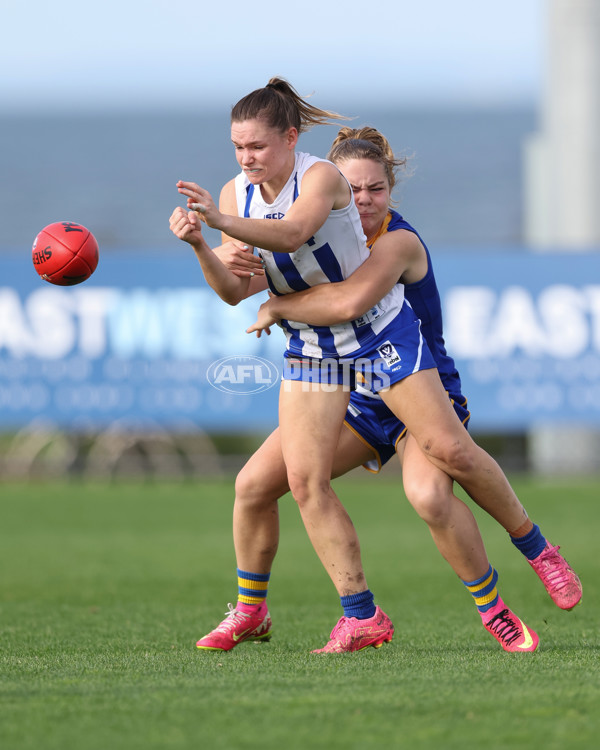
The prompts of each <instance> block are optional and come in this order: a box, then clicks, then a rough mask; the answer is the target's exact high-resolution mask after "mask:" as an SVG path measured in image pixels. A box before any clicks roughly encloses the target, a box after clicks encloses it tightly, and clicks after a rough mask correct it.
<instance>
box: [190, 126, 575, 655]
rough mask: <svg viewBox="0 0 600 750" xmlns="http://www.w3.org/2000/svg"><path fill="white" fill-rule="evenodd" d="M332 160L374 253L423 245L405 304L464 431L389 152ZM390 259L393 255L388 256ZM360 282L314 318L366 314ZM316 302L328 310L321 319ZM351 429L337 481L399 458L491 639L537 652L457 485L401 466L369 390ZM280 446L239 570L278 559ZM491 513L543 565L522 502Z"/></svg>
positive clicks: (406, 460) (238, 512) (266, 465)
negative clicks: (398, 239)
mask: <svg viewBox="0 0 600 750" xmlns="http://www.w3.org/2000/svg"><path fill="white" fill-rule="evenodd" d="M330 158H331V159H332V161H334V163H336V164H338V165H339V166H340V169H341V170H342V171H343V173H344V174H345V175H346V176H347V177H348V179H349V180H350V182H351V184H352V185H353V189H354V195H355V200H356V203H357V205H358V208H359V211H360V213H361V220H362V225H363V228H364V229H365V232H366V234H367V235H368V237H369V246H370V247H371V248H372V247H374V246H375V245H376V243H377V241H378V240H379V239H380V238H382V237H383V236H384V235H385V234H387V233H391V232H396V231H397V230H406V231H408V232H412V233H414V235H415V236H416V237H417V238H418V243H417V244H415V245H413V247H414V249H415V252H414V253H412V255H411V257H410V260H409V263H408V265H407V267H406V270H405V272H404V274H403V279H402V280H403V281H407V282H408V283H406V284H405V296H406V299H407V300H408V301H409V302H410V303H411V305H412V306H413V308H414V309H415V310H416V311H418V314H419V317H420V318H421V320H422V329H423V332H424V336H425V338H426V339H427V341H428V344H429V347H430V349H431V351H432V352H434V356H435V358H436V362H437V364H438V370H439V373H440V377H441V380H442V382H443V384H444V387H445V388H446V391H447V392H448V395H449V397H450V399H451V401H452V403H453V405H454V408H455V411H456V413H457V415H458V417H459V419H460V420H461V421H462V422H463V424H465V425H466V424H467V422H468V419H469V412H468V411H467V409H466V399H465V398H464V397H463V396H462V394H461V388H460V378H459V375H458V372H457V371H456V368H455V366H454V361H453V360H452V358H451V357H449V356H448V354H447V353H446V350H445V344H444V339H443V328H442V313H441V304H440V298H439V293H438V290H437V286H436V283H435V277H434V274H433V268H432V265H431V258H430V255H429V251H428V250H427V248H426V246H425V244H424V243H423V242H422V240H421V238H420V237H419V236H418V235H417V234H416V232H415V230H414V229H413V228H412V227H411V226H410V225H409V224H408V223H407V222H406V221H405V220H404V219H403V218H402V217H401V216H400V215H399V214H398V213H396V212H395V211H393V210H388V205H389V203H390V198H391V196H390V194H391V190H392V188H393V186H394V184H395V174H394V168H395V166H397V165H398V162H396V160H395V159H394V157H393V153H392V152H391V149H390V147H389V144H388V143H387V141H386V140H385V138H383V136H381V135H380V134H379V133H378V132H377V131H375V130H374V129H372V128H365V129H361V130H359V131H354V130H351V129H349V128H344V129H342V131H340V135H339V136H338V139H337V141H336V145H335V146H334V148H333V149H332V152H331V154H330ZM410 244H411V245H412V244H413V243H410ZM379 247H380V246H379ZM379 247H378V248H377V249H376V250H375V252H376V253H377V252H379ZM409 247H410V245H409ZM384 252H386V253H389V252H394V250H393V248H390V247H388V248H386V249H385V251H384ZM252 258H253V256H250V257H248V255H247V254H244V253H241V255H240V254H234V256H233V258H232V261H231V264H230V266H231V267H234V268H236V272H239V273H240V275H249V274H255V273H256V274H258V275H259V274H261V272H262V271H261V264H260V262H259V261H258V260H256V259H254V260H253V259H252ZM384 258H385V256H384ZM355 276H356V275H355ZM353 281H355V277H351V279H350V280H348V281H346V282H344V283H342V284H339V285H335V286H334V287H333V288H328V289H327V290H325V289H323V288H321V289H313V290H312V291H311V292H308V293H307V294H306V296H307V297H312V298H313V302H314V304H315V308H316V310H315V312H314V313H313V314H316V315H317V316H318V315H320V322H322V323H327V322H330V321H331V320H332V317H331V316H332V314H335V313H338V311H339V312H341V314H342V315H349V316H350V317H353V316H355V315H356V314H357V311H358V312H359V311H360V308H361V307H362V308H364V306H365V302H364V301H363V300H362V299H361V295H362V294H363V292H362V290H361V288H357V287H355V286H354V287H353V286H352V284H353ZM366 286H368V284H366ZM325 291H327V292H328V293H327V295H324V294H323V292H325ZM332 291H335V294H333V295H332V294H331V292H332ZM319 296H320V297H321V302H322V310H321V311H320V312H319V311H318V306H319V305H320V304H321V302H320V301H319V299H318V297H319ZM349 300H354V302H352V303H351V304H354V305H357V307H355V308H352V310H349V309H348V301H349ZM290 301H291V300H290ZM333 319H335V318H333ZM346 427H348V430H344V431H343V432H342V435H341V436H340V441H339V443H338V450H337V454H336V461H335V464H334V474H335V475H336V476H339V475H341V474H343V473H345V472H346V471H348V470H349V469H351V468H354V467H355V466H358V465H360V464H361V463H363V464H364V465H365V466H366V467H367V468H371V470H374V471H378V470H379V468H380V467H381V465H382V464H383V463H385V462H386V461H387V460H388V459H389V458H390V457H391V456H392V455H393V453H394V452H395V451H396V452H397V453H398V457H399V458H400V461H401V463H403V477H404V483H405V489H406V492H407V496H408V498H409V500H410V501H411V503H412V504H413V506H414V507H415V509H416V510H417V512H418V513H419V514H420V515H421V517H422V518H423V519H424V520H425V521H426V522H427V523H428V525H429V528H430V531H431V534H432V536H433V538H434V540H435V542H436V544H437V546H438V548H439V550H440V551H441V553H442V554H443V555H444V557H445V558H446V559H447V560H448V562H449V563H450V565H451V566H452V568H453V570H454V571H455V572H456V573H457V575H458V576H459V578H461V580H462V581H463V582H464V583H465V585H466V586H467V588H468V589H469V591H470V592H471V593H472V594H473V596H474V599H475V603H476V605H477V609H478V611H479V612H480V613H481V617H482V620H483V623H484V626H485V627H486V629H488V630H489V632H491V633H492V635H494V637H496V638H497V640H498V641H499V642H500V644H501V645H502V647H503V648H505V649H506V650H515V651H519V650H533V649H534V648H535V645H536V644H537V636H535V634H534V633H533V631H531V630H527V628H526V626H524V625H523V623H522V621H521V620H519V618H518V617H516V616H515V615H514V614H513V613H512V612H511V611H510V610H509V609H508V608H507V607H506V606H505V605H504V603H503V602H502V600H501V598H500V597H499V594H498V592H497V590H496V578H497V576H496V573H495V571H494V570H493V569H492V567H491V565H490V564H489V562H488V559H487V556H486V553H485V549H484V546H483V542H482V540H481V536H480V533H479V530H478V528H477V524H476V522H475V519H474V517H473V515H472V513H471V511H470V510H469V509H468V507H467V506H466V505H465V504H464V503H462V502H461V501H460V500H459V499H458V498H457V497H456V496H455V495H454V493H453V487H452V484H453V483H452V481H451V480H450V478H449V477H448V475H447V474H445V473H444V472H441V471H440V470H438V469H437V468H436V467H435V466H433V464H431V463H430V462H429V461H427V460H425V461H423V460H415V454H414V453H408V454H407V455H406V457H405V456H404V447H405V445H406V443H407V439H406V438H407V431H406V428H405V426H404V425H403V424H402V423H401V422H400V421H399V420H398V419H397V418H396V417H395V416H394V415H393V414H392V413H391V412H390V411H389V409H388V408H387V407H386V406H385V404H384V403H383V402H382V401H381V399H379V398H377V397H376V396H375V397H374V395H373V394H371V393H369V392H368V391H366V390H364V389H360V388H359V389H358V391H357V392H355V393H352V395H351V399H350V405H349V409H348V413H347V415H346ZM278 440H279V438H278V434H277V431H276V432H275V433H273V435H272V436H271V437H270V438H269V439H268V440H267V441H266V442H265V444H264V445H263V446H262V447H261V449H259V451H257V453H256V454H255V455H254V456H253V457H252V458H251V459H250V461H249V462H248V464H247V465H246V467H244V469H243V470H242V472H241V473H240V475H239V476H238V480H237V482H236V505H235V508H236V509H235V511H234V526H236V527H237V529H236V532H235V534H234V536H235V539H236V552H237V553H238V560H240V559H244V561H245V563H246V564H248V565H250V566H251V567H252V566H254V567H257V568H259V569H261V570H263V571H266V572H270V566H271V564H272V561H273V558H274V555H275V551H276V549H277V541H278V526H277V522H276V518H277V499H278V497H280V496H281V495H282V494H284V493H285V492H286V491H287V489H288V487H287V483H286V473H285V467H284V466H283V458H282V455H281V450H280V448H279V445H278ZM417 457H418V454H417ZM484 507H485V509H486V510H488V512H490V513H491V514H492V515H493V516H494V517H495V518H497V520H498V521H499V522H500V523H502V524H503V525H504V526H505V527H506V529H507V530H508V531H509V532H511V531H512V534H511V536H512V538H513V541H514V542H515V544H517V546H520V547H521V549H522V550H523V551H524V552H525V553H526V554H527V553H529V555H530V556H531V557H533V558H534V559H535V558H537V557H538V554H535V553H539V548H540V546H541V549H542V550H543V549H544V548H545V547H546V541H545V539H544V538H543V537H542V536H541V532H539V529H538V528H537V527H536V529H535V530H534V527H533V524H532V523H531V521H529V520H527V522H526V523H524V524H521V519H522V515H523V513H524V511H523V508H522V506H521V505H520V503H518V501H516V502H514V503H513V504H512V505H511V504H508V505H507V506H506V507H501V508H494V507H486V506H484ZM517 526H520V528H517ZM531 532H533V535H532V534H531ZM527 536H529V537H530V539H529V542H531V539H532V538H535V537H537V542H536V545H537V546H536V548H535V549H532V548H531V547H530V546H529V543H525V544H523V542H522V541H521V540H522V539H523V538H526V537H527ZM552 550H553V557H554V569H555V571H556V570H557V569H560V568H561V567H562V568H563V571H564V569H565V568H568V566H566V563H564V560H562V558H561V557H560V555H558V552H557V551H555V548H552ZM544 559H545V560H546V563H545V564H546V565H547V564H549V563H548V554H546V555H545V557H544ZM534 567H535V565H534ZM539 569H540V565H539V561H538V570H537V572H540V570H539ZM566 575H567V577H568V576H569V575H570V576H571V578H572V581H571V583H572V586H571V588H572V589H574V591H575V597H576V598H577V596H580V590H579V589H578V586H577V582H576V576H575V575H574V574H573V573H572V571H571V572H570V573H567V574H566ZM559 577H560V578H561V581H562V585H561V587H560V589H559V591H558V592H557V591H554V590H553V588H552V586H551V585H550V587H549V590H550V593H551V594H553V598H554V599H555V601H556V603H557V604H558V605H559V606H561V607H563V608H570V607H571V606H573V601H574V599H573V598H572V597H571V598H568V597H566V598H565V597H564V596H563V598H560V592H561V591H562V592H563V594H565V593H566V592H565V591H564V588H565V583H566V581H565V573H564V572H563V573H562V574H561V575H559ZM541 578H542V580H543V581H544V583H548V582H549V579H548V577H547V576H544V575H541ZM266 588H267V584H266V582H265V584H264V589H263V592H261V593H263V594H265V595H266ZM557 593H558V598H556V595H557ZM242 596H243V594H242ZM342 603H344V602H342ZM342 620H343V621H344V622H343V623H342V625H346V624H347V622H348V621H349V622H352V619H350V620H348V618H347V617H344V618H342ZM359 622H360V620H359ZM340 630H341V632H340ZM346 630H347V627H346V628H345V627H342V628H341V629H340V628H339V627H337V626H336V629H334V632H333V633H332V639H331V641H330V643H329V644H328V645H327V646H326V647H325V649H321V651H323V650H325V651H331V650H339V649H340V642H341V640H340V639H341V638H343V636H344V632H345V631H346ZM203 641H207V642H208V643H210V642H214V640H213V638H211V635H209V636H207V637H206V639H203V640H202V641H200V642H199V644H202V643H203ZM200 647H201V648H202V647H203V646H202V645H200ZM343 650H348V649H346V648H344V649H343Z"/></svg>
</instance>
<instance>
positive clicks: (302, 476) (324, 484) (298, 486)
mask: <svg viewBox="0 0 600 750" xmlns="http://www.w3.org/2000/svg"><path fill="white" fill-rule="evenodd" d="M288 484H289V488H290V491H291V493H292V495H293V496H294V500H295V501H296V502H297V503H298V505H299V506H301V507H302V506H304V505H307V504H309V503H311V502H313V501H314V500H315V499H317V498H321V497H322V496H323V494H325V493H327V492H328V490H329V486H330V485H329V479H328V478H325V477H323V478H318V477H315V476H311V474H310V473H304V472H294V471H290V472H288Z"/></svg>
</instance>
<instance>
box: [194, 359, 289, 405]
mask: <svg viewBox="0 0 600 750" xmlns="http://www.w3.org/2000/svg"><path fill="white" fill-rule="evenodd" d="M206 379H207V380H208V382H209V383H210V384H211V385H212V386H213V388H216V389H217V390H219V391H223V392H224V393H234V394H237V395H242V396H248V395H251V394H253V393H260V392H261V391H266V390H267V389H268V388H271V386H273V385H275V383H277V382H278V380H279V371H278V370H277V368H276V367H275V365H274V364H273V363H272V362H269V360H268V359H263V358H262V357H252V356H250V355H247V354H238V355H235V356H233V357H223V359H218V360H217V361H216V362H213V363H212V364H211V365H210V367H209V368H208V371H207V373H206Z"/></svg>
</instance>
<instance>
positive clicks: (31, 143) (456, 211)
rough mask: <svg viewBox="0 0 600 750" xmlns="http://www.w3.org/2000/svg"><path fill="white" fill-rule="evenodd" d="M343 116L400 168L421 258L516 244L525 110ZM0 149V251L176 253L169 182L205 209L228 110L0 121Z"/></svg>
mask: <svg viewBox="0 0 600 750" xmlns="http://www.w3.org/2000/svg"><path fill="white" fill-rule="evenodd" d="M343 113H344V114H348V115H356V117H355V119H354V121H353V123H354V125H355V126H356V127H358V126H362V125H373V126H375V127H377V128H378V129H379V130H381V131H382V132H383V133H384V134H385V135H386V136H387V137H388V139H389V140H390V142H391V144H392V146H393V148H394V150H395V152H396V154H397V155H402V154H404V155H406V156H408V157H410V158H409V172H408V173H407V174H405V175H404V177H403V179H402V181H401V183H400V185H399V186H398V187H397V189H396V192H395V198H396V199H397V200H398V209H399V210H400V212H401V213H402V214H403V215H404V216H405V217H406V218H407V219H408V220H409V221H410V222H411V223H412V224H413V225H414V226H415V228H416V229H417V230H418V231H419V232H420V234H421V235H422V237H423V239H424V240H425V241H426V243H427V244H428V245H429V246H430V248H432V249H433V248H437V249H440V250H443V249H444V248H452V249H456V248H477V249H478V250H479V249H481V248H486V247H490V248H492V247H498V246H515V247H517V246H519V245H521V243H522V224H523V221H522V150H523V144H524V142H525V140H526V138H527V137H528V136H529V134H531V133H532V132H533V131H534V130H535V127H536V113H535V110H534V109H533V108H529V109H528V108H512V109H494V110H412V109H407V110H404V109H397V110H395V111H391V110H386V111H381V112H374V111H369V112H368V113H367V112H366V113H358V114H357V113H356V112H352V111H348V112H346V111H344V112H343ZM336 132H337V128H336V127H335V126H321V127H317V128H315V129H313V130H311V131H309V132H308V133H306V134H304V135H302V136H301V139H300V145H299V148H300V149H301V150H304V151H309V152H311V153H315V154H317V155H323V156H325V154H326V152H327V149H328V147H329V145H330V143H331V141H332V140H333V138H334V136H335V134H336ZM0 138H1V143H2V148H1V149H0V174H1V179H0V252H20V251H22V250H27V251H29V249H30V247H31V243H32V241H33V238H34V237H35V235H36V234H37V232H38V231H39V230H40V229H41V228H42V227H44V226H45V225H46V224H49V223H52V222H54V221H76V222H79V223H82V224H84V225H85V226H87V227H88V228H89V229H91V230H92V231H93V232H94V234H95V235H96V237H97V239H98V241H99V243H100V245H101V248H102V250H103V251H107V252H110V251H116V250H118V249H123V248H126V249H134V250H139V251H140V252H141V253H142V252H143V251H148V250H153V251H160V252H178V251H181V250H182V248H183V245H182V243H180V242H179V241H177V240H176V239H175V238H174V237H173V235H172V234H171V232H170V231H169V226H168V219H169V215H170V213H171V211H172V210H173V208H174V207H175V206H176V205H182V204H183V201H182V200H181V198H180V196H179V195H178V193H177V191H176V188H175V183H176V181H177V180H178V179H190V180H194V181H196V182H198V183H200V184H201V185H202V186H203V187H206V188H207V189H209V190H210V191H211V193H212V194H213V197H214V198H215V199H216V198H218V194H219V191H220V189H221V187H222V185H223V184H224V183H225V182H226V181H227V180H228V179H230V178H231V177H232V176H233V175H234V174H236V173H237V171H238V167H237V164H236V162H235V157H234V152H233V148H232V146H231V143H230V140H229V113H228V111H223V112H195V111H187V112H186V111H181V112H169V113H166V114H165V113H162V112H136V113H132V112H123V113H119V112H108V113H103V114H82V115H75V114H69V115H64V116H61V115H52V116H44V115H42V114H40V115H39V116H36V117H32V116H30V115H28V116H24V115H12V116H11V115H0ZM217 240H218V235H217V233H216V232H215V233H214V234H212V233H209V241H214V242H216V241H217Z"/></svg>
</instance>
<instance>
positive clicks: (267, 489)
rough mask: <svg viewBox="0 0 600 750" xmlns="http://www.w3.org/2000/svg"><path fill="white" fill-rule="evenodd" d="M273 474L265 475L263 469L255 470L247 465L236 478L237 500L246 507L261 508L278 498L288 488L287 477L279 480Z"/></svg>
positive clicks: (238, 503) (237, 502)
mask: <svg viewBox="0 0 600 750" xmlns="http://www.w3.org/2000/svg"><path fill="white" fill-rule="evenodd" d="M277 479H278V478H277V477H274V476H273V475H269V473H268V472H267V475H266V476H265V474H264V472H262V471H255V470H254V469H253V468H252V467H247V466H245V467H244V468H243V469H242V470H241V471H240V472H239V474H238V475H237V477H236V480H235V502H236V504H237V505H238V506H243V507H244V508H251V509H257V510H258V509H259V508H261V507H264V506H266V505H269V504H271V503H272V502H274V501H276V500H278V499H279V498H280V497H281V496H282V495H284V494H285V493H286V492H287V490H288V488H287V482H285V478H284V477H282V481H277Z"/></svg>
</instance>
